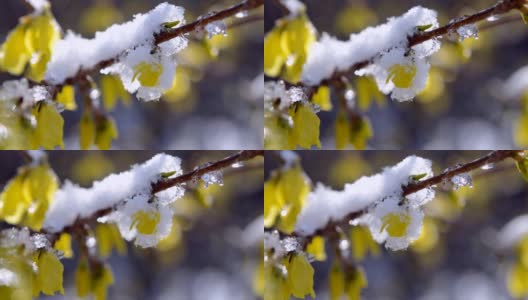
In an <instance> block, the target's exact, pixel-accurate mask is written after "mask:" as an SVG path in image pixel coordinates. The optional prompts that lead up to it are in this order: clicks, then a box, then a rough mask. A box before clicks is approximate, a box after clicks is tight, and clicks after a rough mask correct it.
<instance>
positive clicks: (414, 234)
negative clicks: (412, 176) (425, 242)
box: [354, 196, 424, 251]
mask: <svg viewBox="0 0 528 300" xmlns="http://www.w3.org/2000/svg"><path fill="white" fill-rule="evenodd" d="M400 200H401V197H399V196H389V197H388V198H385V199H383V200H382V201H381V202H379V203H377V204H376V205H375V206H373V207H371V208H370V209H369V211H368V213H367V214H365V215H363V216H362V217H361V218H359V219H358V220H356V221H355V223H354V224H355V225H359V224H362V225H366V226H368V228H369V230H370V233H371V234H372V238H373V239H374V240H375V241H376V242H378V243H383V242H385V247H387V248H388V249H391V250H394V251H397V250H404V249H406V248H407V247H408V246H409V244H410V243H411V242H413V241H415V240H416V239H418V237H419V236H420V232H421V228H422V223H423V217H424V214H423V212H422V210H421V209H420V208H419V207H416V206H412V205H409V204H403V205H401V204H400ZM391 213H392V214H396V215H401V216H409V217H410V223H409V225H408V227H407V230H406V232H405V234H404V235H403V236H401V237H393V236H390V235H389V233H388V232H387V229H386V228H384V226H383V217H385V216H386V215H387V214H391Z"/></svg>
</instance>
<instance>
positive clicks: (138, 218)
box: [130, 210, 160, 234]
mask: <svg viewBox="0 0 528 300" xmlns="http://www.w3.org/2000/svg"><path fill="white" fill-rule="evenodd" d="M159 221H160V213H159V212H158V211H148V212H147V211H144V210H140V211H138V212H136V213H134V214H133V215H132V224H131V225H130V229H132V228H133V227H136V229H137V231H138V232H139V233H141V234H153V233H154V232H155V231H156V228H157V227H158V223H159Z"/></svg>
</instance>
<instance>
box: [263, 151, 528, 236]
mask: <svg viewBox="0 0 528 300" xmlns="http://www.w3.org/2000/svg"><path fill="white" fill-rule="evenodd" d="M523 151H524V150H497V151H492V152H490V153H489V154H487V155H486V156H484V157H481V158H478V159H476V160H473V161H471V162H469V163H465V164H462V165H458V166H456V167H454V168H449V169H447V170H446V171H444V172H442V173H441V174H439V175H437V176H434V177H431V178H429V179H426V180H422V181H419V182H416V183H411V184H409V185H407V186H404V187H402V190H403V193H402V195H403V196H407V195H410V194H412V193H415V192H417V191H420V190H422V189H425V188H431V187H433V186H435V185H437V184H439V183H441V182H443V181H446V180H449V179H450V178H452V177H453V176H455V175H459V174H463V173H467V172H470V171H472V170H475V169H479V168H481V167H482V166H484V165H487V164H495V163H498V162H501V161H504V160H506V159H508V158H513V159H517V158H518V157H519V156H520V155H521V153H522V152H523ZM365 213H366V211H364V210H360V211H355V212H351V213H349V214H348V215H346V216H345V217H344V218H343V219H341V220H335V221H330V222H328V223H327V224H326V225H325V226H324V227H322V228H319V229H318V230H316V231H315V232H314V233H313V234H310V235H308V236H305V235H302V234H300V233H297V232H293V233H292V234H282V235H284V236H294V237H303V238H304V245H306V244H308V242H309V241H310V240H311V239H312V238H314V237H315V236H318V235H322V236H327V235H329V234H330V235H331V234H334V233H335V232H336V230H338V228H340V227H345V226H349V224H350V222H351V221H352V220H354V219H356V218H358V217H361V216H362V215H363V214H365ZM274 230H275V229H274V228H266V231H274Z"/></svg>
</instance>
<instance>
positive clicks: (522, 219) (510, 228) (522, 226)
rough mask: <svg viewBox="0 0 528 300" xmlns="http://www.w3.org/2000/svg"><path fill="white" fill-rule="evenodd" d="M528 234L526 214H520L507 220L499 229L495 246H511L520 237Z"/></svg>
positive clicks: (500, 247)
mask: <svg viewBox="0 0 528 300" xmlns="http://www.w3.org/2000/svg"><path fill="white" fill-rule="evenodd" d="M527 236H528V215H520V216H518V217H515V218H514V219H513V220H511V221H509V222H508V223H507V224H506V225H504V227H502V229H501V230H500V231H499V233H498V236H497V247H498V248H499V249H510V248H513V247H514V246H515V245H516V244H517V243H518V242H519V241H520V240H521V239H523V238H525V237H527Z"/></svg>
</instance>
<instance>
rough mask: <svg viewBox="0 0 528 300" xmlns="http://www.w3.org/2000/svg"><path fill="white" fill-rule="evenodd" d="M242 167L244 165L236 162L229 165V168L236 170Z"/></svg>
mask: <svg viewBox="0 0 528 300" xmlns="http://www.w3.org/2000/svg"><path fill="white" fill-rule="evenodd" d="M243 166H244V164H243V163H242V162H236V163H234V164H232V165H231V168H233V169H238V168H242V167H243Z"/></svg>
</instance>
